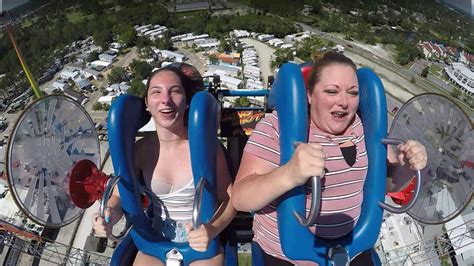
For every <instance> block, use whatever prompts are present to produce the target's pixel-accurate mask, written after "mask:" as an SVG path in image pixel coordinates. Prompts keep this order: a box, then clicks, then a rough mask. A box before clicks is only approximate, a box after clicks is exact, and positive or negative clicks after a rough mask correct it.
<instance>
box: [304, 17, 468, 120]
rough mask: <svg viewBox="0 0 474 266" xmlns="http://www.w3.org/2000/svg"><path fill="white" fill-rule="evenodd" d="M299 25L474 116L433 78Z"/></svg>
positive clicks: (339, 39)
mask: <svg viewBox="0 0 474 266" xmlns="http://www.w3.org/2000/svg"><path fill="white" fill-rule="evenodd" d="M296 24H297V25H300V26H301V27H302V28H303V30H305V31H310V32H313V33H315V34H317V35H319V36H321V37H322V38H325V39H329V40H332V41H334V42H337V43H339V44H342V45H344V46H345V47H346V51H350V52H353V53H355V54H358V55H359V56H361V57H364V58H366V59H368V60H373V59H375V60H373V61H374V65H379V66H381V67H383V68H385V69H386V70H389V71H391V72H392V73H396V74H397V75H399V76H401V77H403V78H404V79H405V80H407V81H410V80H412V79H413V80H414V81H415V84H416V86H417V87H418V88H419V89H421V90H422V91H423V92H434V93H438V94H441V95H445V96H447V97H449V98H450V99H451V100H453V101H455V102H456V103H457V104H458V105H460V106H462V107H463V109H464V110H466V112H468V114H470V115H471V116H474V109H472V108H469V107H468V106H467V105H466V104H465V103H464V102H462V101H460V100H459V99H453V98H451V97H450V95H449V92H447V91H446V90H444V89H443V88H442V87H440V86H438V85H437V84H435V83H433V82H432V81H431V80H429V79H424V78H422V77H420V76H418V75H414V74H413V73H412V72H411V71H410V70H408V69H405V68H403V67H401V66H399V65H397V64H394V63H392V62H390V61H388V60H385V59H383V58H381V57H377V56H374V55H373V54H372V53H371V52H370V51H367V50H365V49H362V48H360V47H357V46H353V47H352V48H348V46H347V45H348V44H351V43H350V42H348V41H346V40H344V39H341V38H339V37H337V36H335V35H332V34H329V33H326V32H321V31H320V30H318V29H315V28H312V27H310V26H308V25H306V24H304V23H299V22H298V23H296ZM413 94H415V95H417V94H419V93H416V92H413Z"/></svg>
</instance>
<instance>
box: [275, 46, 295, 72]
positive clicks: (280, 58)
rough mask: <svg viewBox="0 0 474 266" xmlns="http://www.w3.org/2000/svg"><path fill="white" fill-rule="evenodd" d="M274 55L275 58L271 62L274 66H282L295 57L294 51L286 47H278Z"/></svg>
mask: <svg viewBox="0 0 474 266" xmlns="http://www.w3.org/2000/svg"><path fill="white" fill-rule="evenodd" d="M273 56H274V57H275V59H274V60H273V61H272V63H271V67H272V68H275V67H280V66H281V65H283V64H284V63H287V62H288V61H292V60H293V59H294V57H293V51H291V50H285V49H277V50H276V51H275V53H273Z"/></svg>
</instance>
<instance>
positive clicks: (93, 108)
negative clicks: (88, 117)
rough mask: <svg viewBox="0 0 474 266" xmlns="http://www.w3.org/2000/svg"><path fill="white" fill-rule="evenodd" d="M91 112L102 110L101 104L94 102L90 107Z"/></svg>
mask: <svg viewBox="0 0 474 266" xmlns="http://www.w3.org/2000/svg"><path fill="white" fill-rule="evenodd" d="M92 110H95V111H99V110H102V104H101V103H99V102H96V103H94V104H93V105H92Z"/></svg>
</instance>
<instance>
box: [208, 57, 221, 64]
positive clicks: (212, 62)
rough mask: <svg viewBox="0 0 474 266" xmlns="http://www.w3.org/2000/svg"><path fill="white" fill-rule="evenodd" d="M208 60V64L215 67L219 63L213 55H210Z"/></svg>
mask: <svg viewBox="0 0 474 266" xmlns="http://www.w3.org/2000/svg"><path fill="white" fill-rule="evenodd" d="M208 58H209V62H210V63H211V64H212V65H216V64H217V63H218V62H219V60H218V59H217V56H216V55H215V54H210V55H209V57H208Z"/></svg>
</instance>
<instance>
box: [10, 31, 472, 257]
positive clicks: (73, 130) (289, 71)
mask: <svg viewBox="0 0 474 266" xmlns="http://www.w3.org/2000/svg"><path fill="white" fill-rule="evenodd" d="M9 27H10V26H9V25H7V26H6V30H7V32H8V34H9V36H10V38H11V40H12V43H13V45H14V47H15V50H16V51H17V54H18V57H19V58H20V62H21V64H22V66H23V69H24V72H25V73H26V75H27V77H28V80H29V81H30V83H31V85H32V88H33V89H34V90H35V94H36V97H37V100H36V101H34V102H33V103H32V104H31V105H29V106H28V107H27V108H26V109H25V110H24V112H23V113H22V114H21V115H20V117H19V118H18V120H17V121H16V124H15V126H14V128H13V130H12V133H11V137H10V140H9V143H8V149H7V156H6V158H7V161H6V169H7V178H8V183H9V186H10V191H11V193H12V195H13V198H14V199H15V202H16V203H17V205H18V206H19V208H20V209H21V210H22V211H23V212H24V213H25V214H26V216H27V217H28V218H30V219H31V220H33V221H34V222H36V223H38V224H40V225H42V226H45V227H51V228H60V227H62V226H65V225H67V224H69V223H71V222H73V221H75V220H76V219H78V218H79V217H80V216H81V214H82V213H83V212H84V209H85V208H88V207H90V206H91V205H92V204H93V203H94V202H95V201H96V200H100V202H101V207H100V213H101V215H102V216H103V214H104V203H105V202H106V201H107V199H108V197H109V196H110V192H111V190H112V188H113V187H114V186H115V185H118V188H119V191H120V194H121V198H122V202H123V209H124V212H125V216H126V218H127V222H128V223H129V224H130V225H131V228H130V229H129V231H128V232H127V234H126V235H125V236H109V237H111V238H112V239H114V240H117V239H119V240H120V243H119V245H118V247H117V248H116V250H115V252H114V255H113V257H112V258H111V259H109V258H107V257H103V256H102V257H101V256H99V255H97V256H94V257H93V258H96V259H91V258H92V257H90V256H88V252H86V251H83V250H80V249H75V248H70V247H69V248H68V252H67V253H66V254H64V255H63V258H62V259H61V260H59V258H58V259H57V260H56V258H53V256H54V254H52V253H54V252H51V250H52V249H51V248H50V245H52V244H50V243H47V242H46V241H44V242H42V243H43V244H42V245H39V246H37V250H36V251H35V252H31V253H32V254H33V255H34V256H37V257H39V258H41V259H45V260H49V261H51V262H54V263H61V264H66V263H72V264H76V263H95V264H113V265H127V264H129V262H130V259H131V258H132V257H133V256H134V255H133V254H134V253H133V252H132V251H135V252H136V251H137V250H141V251H144V252H146V253H148V254H151V255H153V256H156V257H158V258H160V259H161V260H162V261H166V262H167V265H180V263H182V264H184V265H187V264H188V263H189V262H192V261H195V260H199V259H203V258H210V257H213V256H214V255H215V254H216V253H217V252H218V250H219V246H218V241H217V240H214V241H213V242H211V244H210V246H209V249H208V250H207V251H206V252H196V251H194V250H192V249H191V248H190V247H189V245H188V244H187V243H173V242H170V241H167V240H164V239H161V238H159V237H158V236H157V234H153V229H151V224H150V221H149V219H148V217H147V214H146V211H145V210H144V206H143V204H142V203H143V200H142V199H146V198H147V193H148V191H147V190H146V189H145V188H143V187H141V186H140V184H139V183H138V181H137V180H138V179H137V178H136V177H135V176H134V171H133V169H134V166H133V162H134V154H133V152H132V151H133V150H134V149H133V145H134V141H135V136H136V133H137V131H138V129H139V128H141V127H142V126H143V125H145V124H146V123H147V122H148V120H149V119H150V116H149V115H148V114H147V112H146V111H145V106H144V102H143V100H142V99H140V98H138V97H134V96H130V95H122V96H120V97H118V98H117V99H116V100H115V101H114V103H113V105H112V107H111V109H110V111H109V119H108V134H109V143H110V153H111V158H112V161H113V166H114V175H113V176H107V175H105V174H103V173H102V172H101V171H99V170H98V168H100V165H101V161H100V154H99V142H98V137H97V133H96V130H95V127H94V123H93V122H92V119H91V118H90V116H89V115H88V113H87V112H86V111H85V110H84V108H83V107H82V106H81V105H80V104H79V103H77V102H75V101H74V100H72V99H70V98H68V97H65V96H58V95H54V96H53V95H48V96H42V95H41V94H40V92H39V90H38V89H37V85H36V83H35V81H34V78H33V77H32V75H31V73H30V71H29V70H28V68H27V67H26V64H25V63H24V59H23V57H22V56H21V53H20V51H19V49H18V47H17V45H16V43H15V41H14V37H13V34H12V32H11V30H10V28H9ZM307 73H308V68H307V67H305V66H298V65H295V64H285V65H284V66H283V67H282V68H281V69H280V71H279V73H278V75H277V77H276V78H275V81H274V83H273V85H272V88H271V90H257V91H246V90H243V91H240V92H239V91H229V90H223V89H220V88H218V87H217V86H216V84H214V86H211V88H209V90H208V91H202V92H199V93H197V94H196V95H195V96H194V97H193V101H192V103H191V107H190V115H189V117H190V119H189V123H188V126H189V138H190V147H191V159H192V170H193V176H194V181H195V184H196V188H197V189H196V196H195V204H194V213H193V224H194V226H199V225H200V224H201V223H204V222H207V221H208V220H209V219H210V218H211V217H212V215H213V213H214V211H215V207H216V202H215V196H214V195H216V193H215V171H214V169H215V168H214V165H213V162H215V159H212V158H215V156H216V155H215V150H216V147H215V145H217V144H216V141H215V140H216V139H217V137H218V135H217V133H218V123H219V121H218V117H219V116H220V115H219V112H221V102H220V101H219V100H222V99H223V98H224V97H227V96H265V97H268V107H269V108H274V109H277V110H279V112H278V114H279V116H280V117H279V120H280V126H281V127H283V128H285V127H286V128H291V129H292V130H282V132H288V133H287V134H286V133H282V134H281V136H280V143H281V150H282V162H281V163H285V162H286V161H287V160H288V159H289V158H290V157H291V154H292V152H293V149H294V147H293V142H294V141H307V136H306V134H307V133H306V132H307V130H306V129H305V127H306V126H307V125H308V123H307V121H308V120H307V119H308V118H307V110H306V108H307V107H306V104H304V103H305V102H306V96H305V89H304V88H305V87H304V84H305V81H304V77H305V75H307ZM357 75H358V79H359V87H360V93H361V95H360V101H361V103H360V109H359V111H360V113H361V117H362V120H363V121H364V128H365V136H366V143H367V144H366V145H367V150H368V156H369V172H368V177H367V181H366V184H365V187H364V203H363V208H362V209H363V211H362V213H361V217H360V220H359V222H358V223H357V224H356V226H355V228H354V230H353V232H352V233H350V234H349V235H348V236H346V237H344V238H341V239H337V240H331V241H329V240H326V239H319V238H315V237H314V235H313V234H311V233H310V231H309V230H308V226H310V225H312V224H314V220H315V217H316V215H317V213H318V207H319V204H320V195H319V194H320V190H321V188H320V180H319V179H318V178H317V177H313V178H312V185H313V194H312V196H313V202H312V204H311V211H310V212H309V216H308V217H306V216H305V215H304V213H305V203H304V202H305V195H306V193H305V190H304V188H297V189H294V190H292V191H290V192H288V193H287V194H286V195H285V196H284V199H283V200H282V202H281V203H280V205H279V206H278V209H277V211H278V216H279V217H285V219H278V220H279V221H284V222H281V223H280V224H279V230H280V234H281V236H280V237H281V238H280V240H281V243H282V248H283V251H284V253H285V255H286V256H288V257H290V258H292V259H297V260H310V261H314V262H318V263H319V264H321V265H330V264H334V265H346V263H347V262H348V261H350V259H351V258H353V257H354V256H356V255H357V254H359V253H360V252H363V251H365V250H372V252H371V253H372V257H373V261H374V263H375V264H376V265H377V264H380V263H384V264H386V263H387V264H403V260H404V259H406V258H407V257H408V256H409V255H410V254H411V253H414V252H415V251H413V249H412V246H414V245H415V244H417V245H418V246H420V247H424V248H425V249H430V248H431V249H435V250H436V252H437V254H438V255H439V256H442V255H444V254H443V253H446V254H448V253H450V252H452V251H453V249H456V247H457V246H456V241H463V240H465V239H468V240H469V241H468V243H469V245H472V246H471V247H472V248H474V242H473V241H472V238H473V237H472V235H473V232H472V228H473V221H472V220H470V221H468V222H466V225H467V226H465V228H467V229H465V231H463V232H460V233H459V234H458V235H454V234H457V233H453V232H454V231H453V232H450V231H448V232H445V233H443V234H442V235H440V236H435V238H432V239H424V240H423V241H422V243H413V244H411V245H410V246H406V247H402V248H399V249H397V250H394V251H385V252H384V253H383V254H379V255H382V256H381V258H380V259H379V258H378V255H377V253H376V252H375V251H374V249H373V248H372V247H373V246H374V245H375V243H376V241H377V238H378V236H379V232H380V228H381V224H382V219H383V212H384V210H387V211H389V212H392V213H402V212H407V214H408V215H409V216H411V217H412V218H413V219H415V220H417V221H418V222H420V223H421V224H427V225H430V224H443V223H445V222H447V221H449V220H451V219H453V218H455V217H456V216H457V215H459V214H460V213H461V212H462V211H463V210H464V208H465V207H466V206H467V205H469V204H470V202H471V200H472V194H473V180H472V179H473V177H474V169H473V167H472V162H473V161H474V131H473V129H472V122H471V120H470V118H469V117H468V116H467V115H466V114H465V113H464V112H463V111H462V110H461V109H460V108H459V107H458V106H457V105H456V104H455V103H453V102H452V101H450V100H449V99H448V98H446V97H444V96H441V95H438V94H421V95H418V96H416V97H414V98H412V99H411V100H409V101H408V102H407V103H405V104H404V105H403V106H402V107H400V108H399V110H398V111H397V113H396V115H395V117H394V119H393V122H392V125H391V128H390V132H389V134H388V136H387V133H386V129H387V128H388V127H387V105H386V99H385V93H384V88H383V85H382V83H381V81H380V79H379V78H378V77H377V75H376V74H375V73H374V72H372V70H370V69H367V68H362V69H359V70H358V71H357ZM209 92H211V93H209ZM298 103H299V104H298ZM222 137H231V136H222ZM406 139H415V140H417V141H419V142H421V143H422V144H423V145H424V146H425V147H426V149H427V152H428V156H429V162H428V166H427V168H426V169H425V170H423V171H422V172H421V173H420V172H418V173H417V178H415V179H414V181H413V183H412V184H411V185H410V186H409V187H408V188H406V189H405V190H404V191H402V192H400V193H395V194H390V196H391V198H392V199H393V201H394V202H395V203H398V204H400V205H401V206H399V207H394V206H391V205H388V204H386V203H384V201H385V193H384V191H385V176H386V162H385V158H386V148H387V145H394V144H398V143H401V142H402V141H403V140H406ZM395 215H396V214H395ZM463 228H464V227H463ZM4 230H5V229H4ZM9 232H11V234H12V235H19V236H20V235H22V232H21V231H18V230H9ZM456 232H459V230H458V231H456ZM451 233H453V234H451ZM450 234H451V235H450ZM447 235H449V237H448V238H446V236H447ZM237 240H238V239H237ZM37 241H39V242H41V239H37ZM430 241H431V242H430ZM433 241H434V242H433ZM443 241H445V242H444V244H443V245H441V244H439V243H440V242H443ZM432 242H433V243H434V244H433V243H432ZM4 243H5V244H6V245H10V247H12V248H14V249H15V248H16V249H21V248H22V247H19V246H15V244H14V243H10V242H9V241H6V238H5V239H4ZM9 243H10V244H9ZM430 243H431V244H430ZM462 243H466V242H465V241H464V242H462ZM235 254H236V250H235V242H233V241H229V242H228V243H227V245H226V256H227V258H226V265H236V263H237V262H236V258H235ZM56 256H58V257H59V255H58V254H56ZM252 256H253V264H254V265H262V264H261V261H260V260H259V259H260V258H259V252H258V250H253V251H252ZM428 259H429V258H428Z"/></svg>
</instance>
